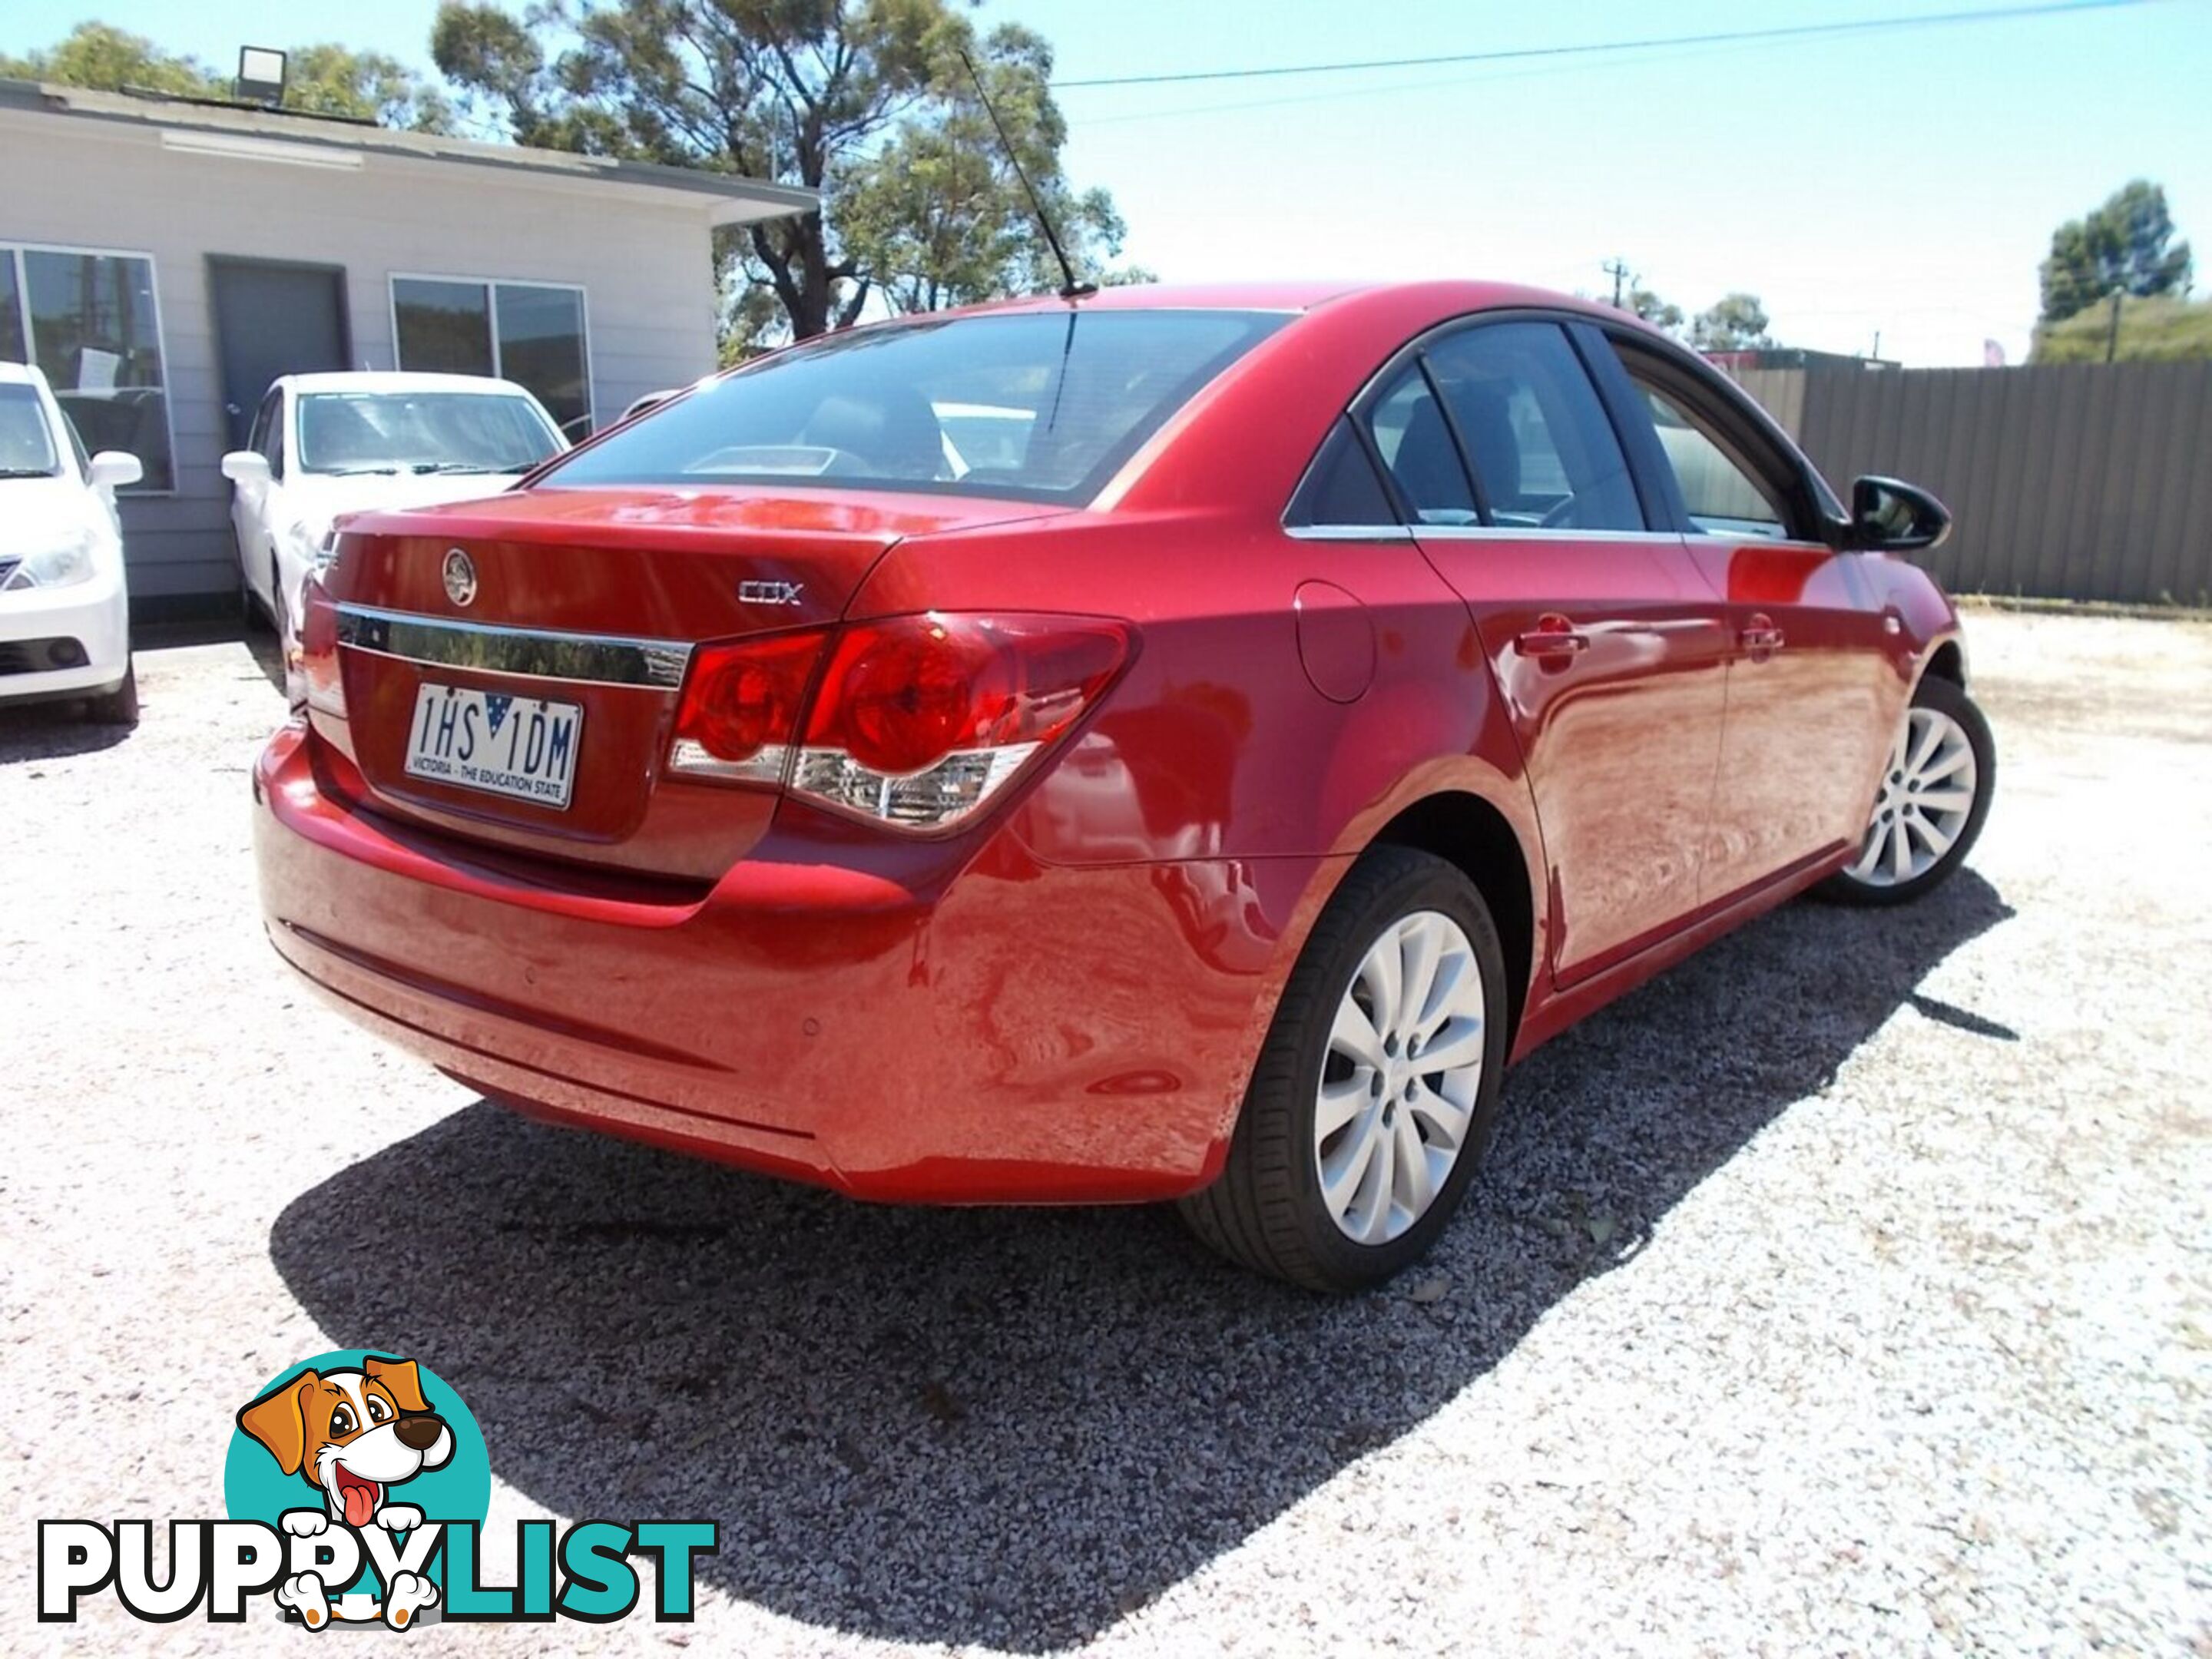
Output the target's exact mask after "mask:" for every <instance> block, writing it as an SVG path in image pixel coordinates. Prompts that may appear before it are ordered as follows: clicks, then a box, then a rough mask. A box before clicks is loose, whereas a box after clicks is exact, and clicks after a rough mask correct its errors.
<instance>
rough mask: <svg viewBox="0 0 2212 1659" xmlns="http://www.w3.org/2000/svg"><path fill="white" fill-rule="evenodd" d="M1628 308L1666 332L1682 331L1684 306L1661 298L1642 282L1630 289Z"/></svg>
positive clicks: (1676, 332) (1678, 332)
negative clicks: (1642, 284)
mask: <svg viewBox="0 0 2212 1659" xmlns="http://www.w3.org/2000/svg"><path fill="white" fill-rule="evenodd" d="M1627 309H1628V310H1629V311H1630V312H1631V313H1633V314H1634V315H1636V316H1638V317H1641V318H1642V319H1644V321H1645V322H1647V323H1649V324H1650V325H1651V326H1652V327H1654V328H1656V329H1659V330H1661V331H1663V332H1665V333H1668V334H1675V335H1679V334H1680V333H1681V331H1682V307H1680V306H1678V305H1674V304H1672V303H1671V302H1669V301H1665V300H1662V299H1661V298H1660V297H1659V296H1658V295H1656V294H1654V293H1653V292H1652V291H1651V290H1650V289H1648V288H1644V287H1643V286H1641V285H1640V284H1639V285H1638V286H1637V287H1634V288H1632V289H1629V290H1628V305H1627Z"/></svg>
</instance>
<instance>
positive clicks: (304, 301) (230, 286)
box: [208, 254, 352, 449]
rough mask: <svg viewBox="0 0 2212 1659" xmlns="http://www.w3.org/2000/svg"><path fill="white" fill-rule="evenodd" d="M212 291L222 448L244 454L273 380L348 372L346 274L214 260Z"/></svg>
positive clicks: (256, 261) (211, 264)
mask: <svg viewBox="0 0 2212 1659" xmlns="http://www.w3.org/2000/svg"><path fill="white" fill-rule="evenodd" d="M208 291H209V294H210V296H211V298H212V301H213V310H214V313H215V338H216V351H217V352H218V353H219V354H220V355H221V358H222V408H223V421H224V427H223V430H224V438H225V442H224V446H223V447H225V448H227V449H243V448H245V447H246V435H247V434H248V433H249V432H250V431H252V427H253V411H254V410H257V409H258V408H259V407H260V406H261V399H262V397H263V395H264V393H266V392H268V390H269V383H270V381H271V380H275V379H276V377H277V376H278V375H280V374H313V373H315V372H317V371H318V370H323V369H342V368H346V367H348V365H349V358H350V357H351V355H352V354H351V352H350V350H349V340H348V337H347V329H346V306H345V272H344V271H343V270H340V269H338V268H337V266H335V265H296V264H280V263H277V262H276V261H274V260H269V259H232V258H224V257H223V256H222V255H220V254H214V255H210V257H209V259H208Z"/></svg>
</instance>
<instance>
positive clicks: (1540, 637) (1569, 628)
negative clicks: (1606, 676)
mask: <svg viewBox="0 0 2212 1659" xmlns="http://www.w3.org/2000/svg"><path fill="white" fill-rule="evenodd" d="M1513 648H1514V649H1515V650H1516V651H1518V652H1519V653H1521V654H1522V656H1524V657H1577V656H1580V655H1581V654H1582V653H1583V652H1585V651H1587V650H1589V635H1587V634H1583V633H1580V632H1578V631H1577V629H1576V628H1575V625H1574V624H1573V623H1571V622H1569V621H1568V620H1567V619H1566V618H1565V617H1537V618H1536V625H1535V626H1534V628H1532V629H1529V630H1528V632H1527V633H1525V634H1522V635H1518V636H1517V637H1516V639H1515V640H1514V641H1513Z"/></svg>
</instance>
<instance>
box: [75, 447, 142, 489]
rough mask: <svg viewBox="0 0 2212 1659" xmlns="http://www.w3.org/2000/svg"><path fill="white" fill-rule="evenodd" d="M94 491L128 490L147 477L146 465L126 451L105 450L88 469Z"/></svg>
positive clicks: (94, 459) (96, 456)
mask: <svg viewBox="0 0 2212 1659" xmlns="http://www.w3.org/2000/svg"><path fill="white" fill-rule="evenodd" d="M88 471H89V472H90V474H91V478H92V487H93V488H94V489H129V488H130V487H131V485H132V484H135V483H137V482H138V481H139V480H140V479H141V478H143V477H145V476H146V468H145V465H144V464H143V462H141V461H140V460H139V459H138V458H137V456H136V455H133V454H131V453H129V452H128V451H126V450H121V449H103V450H101V451H100V453H99V454H97V455H95V456H94V457H93V458H92V465H91V467H90V468H89V469H88Z"/></svg>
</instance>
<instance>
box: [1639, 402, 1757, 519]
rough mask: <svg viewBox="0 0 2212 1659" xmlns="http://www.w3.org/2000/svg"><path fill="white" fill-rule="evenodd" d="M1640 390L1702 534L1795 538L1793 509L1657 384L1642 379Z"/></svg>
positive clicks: (1685, 503)
mask: <svg viewBox="0 0 2212 1659" xmlns="http://www.w3.org/2000/svg"><path fill="white" fill-rule="evenodd" d="M1636 392H1637V395H1638V397H1639V398H1642V399H1643V401H1644V406H1645V407H1646V408H1647V409H1649V410H1650V411H1651V426H1652V429H1653V430H1654V431H1655V432H1656V433H1657V434H1658V435H1659V447H1660V448H1662V449H1663V450H1664V451H1666V452H1667V464H1668V466H1670V467H1671V468H1673V470H1674V482H1675V484H1676V485H1677V487H1678V488H1680V490H1681V492H1682V509H1683V511H1684V512H1686V513H1688V514H1689V515H1690V523H1691V525H1692V527H1693V528H1694V529H1695V530H1696V531H1697V532H1698V533H1699V535H1701V536H1765V537H1771V538H1773V539H1775V540H1777V541H1786V540H1788V539H1790V523H1789V514H1788V513H1785V512H1784V510H1783V508H1782V507H1781V505H1780V503H1779V502H1778V501H1776V500H1775V499H1774V497H1773V495H1771V493H1770V492H1769V490H1768V489H1767V487H1766V486H1765V484H1763V483H1760V482H1759V479H1758V478H1757V477H1755V476H1754V475H1753V473H1752V472H1751V471H1748V470H1747V468H1745V467H1743V466H1741V465H1738V464H1737V462H1736V461H1735V459H1734V458H1733V457H1732V456H1731V455H1729V453H1728V451H1727V450H1725V449H1723V448H1722V447H1721V446H1720V445H1719V444H1718V443H1717V442H1715V441H1714V440H1713V438H1712V436H1711V434H1710V433H1709V432H1708V431H1707V430H1706V428H1705V424H1704V423H1703V422H1700V421H1699V420H1698V419H1697V418H1696V417H1695V416H1692V414H1691V413H1690V412H1689V411H1688V410H1686V409H1684V408H1683V407H1682V406H1681V404H1678V403H1676V402H1675V401H1674V399H1673V398H1669V397H1668V395H1667V394H1666V393H1665V392H1661V391H1659V390H1658V389H1656V387H1654V386H1649V385H1646V384H1644V383H1643V382H1641V381H1638V383H1637V387H1636Z"/></svg>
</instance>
